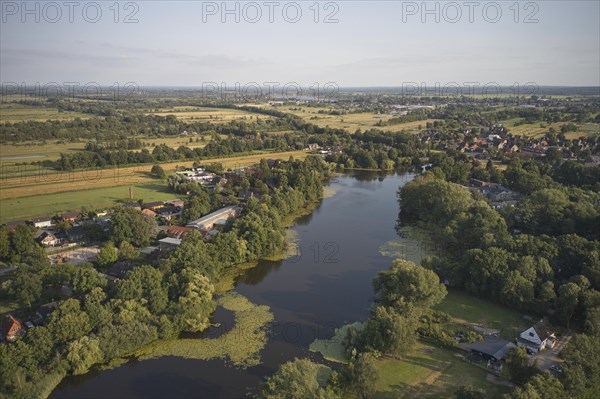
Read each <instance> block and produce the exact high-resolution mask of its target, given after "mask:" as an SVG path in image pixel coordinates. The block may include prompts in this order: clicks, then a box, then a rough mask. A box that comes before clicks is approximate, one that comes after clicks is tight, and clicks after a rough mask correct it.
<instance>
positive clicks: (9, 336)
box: [2, 315, 25, 341]
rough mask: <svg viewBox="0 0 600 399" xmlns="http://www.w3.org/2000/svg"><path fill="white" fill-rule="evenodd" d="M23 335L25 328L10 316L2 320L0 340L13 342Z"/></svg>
mask: <svg viewBox="0 0 600 399" xmlns="http://www.w3.org/2000/svg"><path fill="white" fill-rule="evenodd" d="M24 334H25V327H23V324H22V323H21V322H20V321H19V320H18V319H15V318H14V317H13V316H12V315H8V316H6V317H5V318H4V320H2V339H5V340H7V341H14V340H15V339H17V338H19V337H21V336H23V335H24Z"/></svg>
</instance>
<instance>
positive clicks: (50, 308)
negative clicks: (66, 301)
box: [31, 301, 59, 326]
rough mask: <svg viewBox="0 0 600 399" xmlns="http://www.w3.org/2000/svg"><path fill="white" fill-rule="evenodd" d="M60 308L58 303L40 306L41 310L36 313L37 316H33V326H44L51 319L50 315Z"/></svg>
mask: <svg viewBox="0 0 600 399" xmlns="http://www.w3.org/2000/svg"><path fill="white" fill-rule="evenodd" d="M58 306H59V302H58V301H54V302H49V303H45V304H43V305H42V306H40V307H39V309H38V310H37V312H35V315H34V316H33V318H32V319H31V320H32V321H33V324H35V325H38V326H39V325H41V324H43V323H44V322H45V321H46V320H47V319H48V318H49V317H50V315H51V314H52V313H53V312H54V311H55V310H56V309H58Z"/></svg>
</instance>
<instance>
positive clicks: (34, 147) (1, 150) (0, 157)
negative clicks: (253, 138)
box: [0, 135, 226, 178]
mask: <svg viewBox="0 0 600 399" xmlns="http://www.w3.org/2000/svg"><path fill="white" fill-rule="evenodd" d="M221 136H222V137H226V136H225V135H221ZM137 138H139V139H140V140H142V142H143V143H144V144H145V146H144V148H145V149H147V150H148V151H150V152H152V150H153V149H154V147H155V146H157V145H161V144H166V145H168V146H169V147H171V148H178V147H180V146H182V145H183V146H186V147H189V148H204V147H205V146H206V144H208V143H209V142H210V140H211V137H209V136H202V137H198V136H194V137H193V138H192V142H190V137H187V136H174V137H137ZM197 139H199V140H200V141H197ZM84 148H85V141H84V140H82V141H80V142H65V141H63V140H54V141H48V142H45V143H43V142H40V141H37V142H33V141H30V142H24V143H18V144H2V145H0V168H2V173H3V175H2V178H6V177H7V174H9V171H10V170H11V169H15V170H17V169H18V170H19V172H18V173H19V174H28V173H27V171H28V170H31V171H34V170H35V171H38V170H39V167H36V166H34V165H26V166H24V165H22V164H23V163H29V162H37V161H56V160H57V159H59V158H60V154H61V153H65V154H69V153H73V152H77V151H83V150H84ZM132 151H140V150H132ZM17 164H21V165H22V166H21V167H19V168H16V167H15V168H12V167H13V166H15V165H17Z"/></svg>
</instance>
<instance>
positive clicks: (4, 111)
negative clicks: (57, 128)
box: [0, 102, 90, 123]
mask: <svg viewBox="0 0 600 399" xmlns="http://www.w3.org/2000/svg"><path fill="white" fill-rule="evenodd" d="M89 117H90V115H86V114H82V113H79V112H71V111H59V110H58V109H57V108H52V107H46V106H44V105H40V106H32V105H24V104H17V103H11V102H2V103H0V123H15V122H23V121H38V122H44V121H47V120H71V119H75V118H81V119H87V118H89Z"/></svg>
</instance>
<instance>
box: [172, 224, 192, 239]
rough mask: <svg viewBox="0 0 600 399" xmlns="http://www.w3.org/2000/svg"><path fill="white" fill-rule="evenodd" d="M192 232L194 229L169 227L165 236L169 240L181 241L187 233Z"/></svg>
mask: <svg viewBox="0 0 600 399" xmlns="http://www.w3.org/2000/svg"><path fill="white" fill-rule="evenodd" d="M192 230H194V229H193V228H191V227H182V226H171V227H169V228H168V229H167V231H166V234H167V236H168V237H171V238H178V239H182V238H183V237H185V236H186V235H187V233H189V232H190V231H192Z"/></svg>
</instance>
